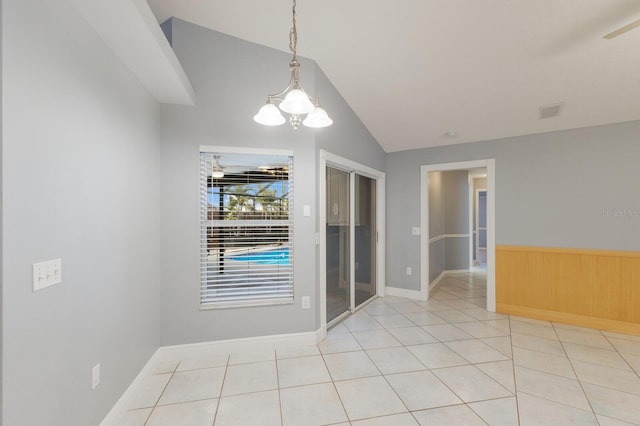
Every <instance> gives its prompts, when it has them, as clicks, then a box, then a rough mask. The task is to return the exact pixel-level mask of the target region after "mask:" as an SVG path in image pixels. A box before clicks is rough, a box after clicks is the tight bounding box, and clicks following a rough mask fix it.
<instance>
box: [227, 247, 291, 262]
mask: <svg viewBox="0 0 640 426" xmlns="http://www.w3.org/2000/svg"><path fill="white" fill-rule="evenodd" d="M229 259H231V260H235V261H237V262H253V263H260V264H262V265H288V264H289V248H288V247H285V248H277V249H273V250H265V251H257V252H253V253H247V254H239V255H237V256H230V257H229Z"/></svg>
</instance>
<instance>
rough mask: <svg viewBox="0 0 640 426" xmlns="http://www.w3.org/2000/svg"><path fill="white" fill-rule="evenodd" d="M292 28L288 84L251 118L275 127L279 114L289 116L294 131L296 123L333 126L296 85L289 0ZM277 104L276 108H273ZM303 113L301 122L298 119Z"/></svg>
mask: <svg viewBox="0 0 640 426" xmlns="http://www.w3.org/2000/svg"><path fill="white" fill-rule="evenodd" d="M292 11H293V26H292V27H291V30H290V31H289V50H291V53H293V58H292V59H291V62H290V63H289V71H290V72H291V79H290V80H289V85H288V86H287V87H286V88H285V89H284V90H283V91H281V92H279V93H276V94H270V95H268V96H267V103H266V104H265V105H264V106H262V108H260V111H258V113H257V114H256V115H255V116H254V117H253V120H254V121H255V122H256V123H260V124H263V125H265V126H279V125H280V124H283V123H284V122H285V121H286V119H285V118H284V117H283V116H282V114H281V113H280V111H281V110H282V111H284V112H286V113H288V114H290V117H289V122H290V123H291V126H293V128H294V130H295V129H297V128H298V127H300V123H302V124H304V125H305V126H307V127H314V128H319V127H327V126H331V124H333V120H331V119H330V118H329V115H327V112H326V111H325V110H324V109H322V108H321V107H320V100H319V99H318V98H315V97H313V96H311V95H309V94H308V93H307V92H305V91H304V88H303V87H302V83H300V63H299V62H298V56H297V52H296V49H297V45H298V31H297V29H296V0H293V8H292ZM276 103H277V105H276ZM304 114H307V116H306V118H304V120H303V119H302V116H303V115H304Z"/></svg>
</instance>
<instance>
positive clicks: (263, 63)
mask: <svg viewBox="0 0 640 426" xmlns="http://www.w3.org/2000/svg"><path fill="white" fill-rule="evenodd" d="M164 28H165V31H171V40H172V43H173V48H174V50H175V52H176V54H177V56H178V58H179V60H180V62H181V63H182V65H183V67H184V69H185V72H186V73H187V75H188V77H189V79H190V80H191V83H192V84H193V86H194V88H195V90H196V93H197V97H198V99H197V106H196V107H195V108H186V107H178V106H169V105H167V106H163V107H162V159H161V163H162V180H161V187H162V208H161V212H162V213H161V221H162V232H161V238H162V242H161V247H162V255H161V259H162V276H163V280H162V292H161V294H162V308H161V309H162V315H161V317H162V344H163V345H170V344H180V343H192V342H202V341H211V340H220V339H233V338H242V337H252V336H261V335H273V334H283V333H296V332H310V331H315V330H316V329H317V328H319V307H318V306H317V301H318V294H317V287H318V282H317V276H318V271H317V268H316V265H317V258H318V257H317V255H318V254H317V250H316V245H315V232H317V231H318V228H317V225H316V220H317V195H316V194H317V188H318V182H317V180H318V179H317V176H318V171H317V164H318V155H317V153H318V150H319V149H320V147H323V148H326V149H328V150H330V151H332V152H334V153H336V154H338V155H342V156H346V157H350V158H351V159H353V160H358V161H361V162H364V163H365V164H367V165H369V166H372V167H378V168H382V167H383V166H384V152H383V151H382V149H381V148H380V147H379V145H378V144H377V143H376V142H375V140H373V138H371V135H370V134H369V133H368V132H367V131H366V129H365V128H364V126H363V125H362V123H360V122H359V120H358V119H357V117H356V116H355V114H353V112H352V111H351V110H350V109H349V107H348V106H347V105H346V103H345V102H344V100H343V99H342V98H341V97H340V96H339V94H338V93H337V92H336V91H335V89H334V88H333V87H332V86H331V84H330V82H329V81H328V80H327V78H326V76H324V74H322V73H321V71H320V70H319V69H318V67H317V66H316V64H315V63H314V62H312V61H309V60H306V59H301V80H302V83H303V84H304V85H305V89H306V90H307V91H308V92H309V93H311V94H313V95H315V96H318V97H319V98H320V99H321V101H322V105H323V107H324V108H325V109H326V110H327V111H328V112H329V114H330V115H331V116H332V117H333V119H334V121H335V124H334V125H333V126H332V127H329V128H325V129H309V128H306V127H304V126H301V127H300V128H299V129H298V130H296V131H294V130H293V129H292V128H291V126H290V125H289V124H284V125H282V126H279V127H265V126H261V125H259V124H256V123H254V122H253V119H252V118H253V116H254V115H255V114H256V112H257V111H258V109H259V108H260V106H262V105H263V104H264V102H265V101H266V97H267V94H268V93H273V92H277V91H280V90H281V89H283V88H284V87H285V85H286V84H287V83H288V79H289V73H288V64H289V61H290V59H291V56H290V54H288V53H285V52H281V51H278V50H274V49H270V48H266V47H264V46H260V45H257V44H253V43H249V42H246V41H243V40H240V39H237V38H234V37H230V36H227V35H224V34H221V33H218V32H215V31H211V30H209V29H205V28H203V27H199V26H196V25H193V24H190V23H187V22H184V21H181V20H178V19H172V22H171V23H170V24H165V25H164ZM285 42H286V40H285ZM283 47H286V44H284V43H283ZM257 64H259V65H257ZM200 145H213V146H237V147H252V148H265V149H289V150H292V151H293V153H294V173H295V175H294V180H295V193H294V203H295V225H294V257H295V259H296V260H295V265H294V268H295V269H294V293H295V304H291V305H277V306H266V307H250V308H236V309H215V310H200V302H199V289H200V284H199V280H200V276H199V269H200V265H199V261H200V253H199V247H200V244H199V237H200V233H199V232H200V231H199V207H198V200H199V194H198V191H199V180H198V179H199V177H198V173H199V163H198V149H199V146H200ZM303 205H309V206H310V207H311V211H312V216H311V217H304V216H303V215H302V208H303ZM302 296H311V298H312V304H311V305H312V308H311V309H309V310H302V309H301V306H300V298H301V297H302Z"/></svg>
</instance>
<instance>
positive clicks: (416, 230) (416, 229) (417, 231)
mask: <svg viewBox="0 0 640 426" xmlns="http://www.w3.org/2000/svg"><path fill="white" fill-rule="evenodd" d="M411 234H412V235H420V227H418V226H414V227H413V228H411Z"/></svg>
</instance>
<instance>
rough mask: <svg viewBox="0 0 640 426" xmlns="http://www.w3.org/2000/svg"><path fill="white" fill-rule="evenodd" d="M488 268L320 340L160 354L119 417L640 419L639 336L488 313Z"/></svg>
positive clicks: (353, 421) (193, 420) (208, 421)
mask: <svg viewBox="0 0 640 426" xmlns="http://www.w3.org/2000/svg"><path fill="white" fill-rule="evenodd" d="M485 297H486V285H485V277H484V274H483V272H482V271H479V272H474V273H459V274H455V275H450V276H448V277H446V278H444V279H443V280H442V281H441V282H440V284H439V285H438V286H437V287H436V288H435V289H434V290H433V291H432V294H431V298H430V300H429V301H428V302H419V301H412V300H408V299H403V298H398V297H385V298H379V299H376V300H374V301H373V302H372V303H370V304H369V305H368V306H366V307H365V308H364V309H363V310H361V311H359V312H357V313H356V314H354V315H353V316H351V317H350V318H348V319H347V320H345V321H344V322H343V323H342V324H340V325H338V326H336V327H334V328H333V329H332V330H330V331H329V335H328V337H327V338H326V339H325V340H324V341H323V342H321V343H320V344H318V345H314V346H306V347H283V348H275V349H264V348H262V349H260V350H255V349H252V350H247V351H244V352H242V351H241V352H234V353H220V352H203V351H202V350H199V351H198V350H194V353H193V354H191V355H186V356H184V357H182V359H176V360H172V361H170V362H163V363H162V364H161V365H158V366H157V368H156V369H155V370H154V374H153V375H151V376H149V377H147V378H146V379H145V381H144V383H142V385H141V387H140V389H138V390H137V394H136V398H135V399H134V401H133V406H131V407H130V409H131V410H130V411H129V412H128V413H127V416H126V418H125V419H124V420H123V421H122V422H121V425H129V426H142V425H171V426H176V425H185V426H200V425H208V426H211V425H216V426H220V425H239V426H249V425H287V426H289V425H292V426H312V425H352V426H373V425H378V426H403V425H496V426H498V425H545V426H546V425H598V424H600V425H634V424H635V425H640V377H639V374H640V337H635V336H628V335H622V334H616V333H609V332H600V331H598V330H591V329H584V328H578V327H572V326H567V325H562V324H556V323H553V324H552V323H549V322H544V321H537V320H530V319H525V318H518V317H513V316H511V317H509V316H504V315H499V314H493V313H491V312H487V311H486V310H485V309H484V306H485V303H486V302H485Z"/></svg>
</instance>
